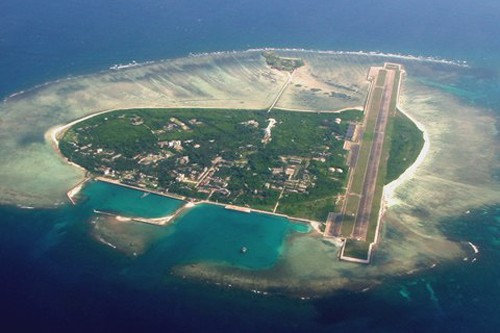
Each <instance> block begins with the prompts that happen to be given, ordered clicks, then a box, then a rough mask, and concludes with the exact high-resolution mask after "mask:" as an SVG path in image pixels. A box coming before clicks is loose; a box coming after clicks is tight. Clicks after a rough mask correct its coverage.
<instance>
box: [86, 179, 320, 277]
mask: <svg viewBox="0 0 500 333" xmlns="http://www.w3.org/2000/svg"><path fill="white" fill-rule="evenodd" d="M144 193H145V192H142V191H138V190H134V189H130V188H126V187H122V186H117V185H113V184H108V183H104V182H90V183H88V185H87V186H85V187H84V188H83V190H82V192H81V194H82V196H83V198H85V199H83V203H82V205H81V209H84V210H86V211H93V210H94V209H96V210H98V211H106V212H113V213H116V214H118V215H122V216H140V217H148V218H155V217H161V216H166V215H169V214H171V213H173V212H174V211H175V210H177V209H178V208H179V207H181V206H182V205H184V204H185V202H184V201H181V200H176V199H172V198H167V197H163V196H159V195H155V194H149V195H147V196H144ZM123 224H127V225H128V226H129V228H128V229H124V228H120V227H119V226H118V227H116V226H115V227H114V229H112V230H113V231H112V233H114V235H113V234H111V236H110V235H109V234H108V236H107V237H106V240H107V241H109V242H110V243H111V244H115V242H114V240H113V239H120V238H121V236H123V235H121V233H123V232H126V233H127V237H128V238H129V239H132V240H133V239H134V238H136V239H144V240H143V242H145V244H144V246H145V247H146V248H148V249H149V250H148V252H147V253H146V255H147V257H148V258H144V259H143V260H145V261H146V262H149V261H151V260H154V261H156V262H157V265H160V266H162V267H164V268H168V267H172V266H175V265H179V264H185V263H200V262H203V263H207V262H209V263H216V264H224V265H229V266H232V267H237V268H243V269H258V270H260V269H266V268H271V267H272V266H273V265H274V264H275V263H276V262H277V261H278V258H279V256H280V254H281V253H282V251H283V247H284V246H285V243H286V239H287V238H288V237H289V236H291V235H292V234H294V233H306V232H309V231H310V229H311V228H310V226H309V225H306V224H299V223H292V222H290V221H289V220H288V219H286V218H283V217H277V216H271V215H266V214H260V213H251V214H249V213H242V212H238V211H233V210H227V209H225V208H224V207H222V206H215V205H210V204H201V205H197V206H195V207H194V208H190V209H188V210H187V211H185V212H184V213H182V214H181V215H180V216H179V217H178V218H177V219H176V220H175V221H174V222H173V223H169V224H167V225H166V226H151V225H148V224H140V223H136V222H123ZM130 227H132V228H133V232H134V235H131V234H130V232H131V231H130ZM112 228H113V227H112ZM242 247H246V248H247V249H248V251H247V253H245V254H242V253H241V252H240V250H241V248H242ZM151 268H152V269H153V270H154V269H155V268H156V266H155V265H152V266H150V268H149V269H148V270H149V271H150V273H152V274H155V273H154V272H153V271H151Z"/></svg>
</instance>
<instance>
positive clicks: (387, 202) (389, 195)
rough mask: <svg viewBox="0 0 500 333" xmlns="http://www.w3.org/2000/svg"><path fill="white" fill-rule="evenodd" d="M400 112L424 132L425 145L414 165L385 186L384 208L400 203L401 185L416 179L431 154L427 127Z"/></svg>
mask: <svg viewBox="0 0 500 333" xmlns="http://www.w3.org/2000/svg"><path fill="white" fill-rule="evenodd" d="M398 110H399V111H400V112H401V113H403V114H404V115H405V116H407V117H408V118H409V119H410V120H411V121H412V122H413V123H414V124H415V125H416V126H417V127H418V129H419V130H420V131H422V135H423V137H424V145H423V147H422V150H421V151H420V153H419V154H418V156H417V159H416V160H415V162H413V164H412V165H410V167H408V168H407V169H406V170H405V171H404V172H403V173H402V174H401V175H400V176H399V177H398V178H397V179H395V180H393V181H392V182H390V183H389V184H387V185H385V186H384V192H383V194H382V198H383V199H382V200H383V204H382V206H383V207H384V206H387V207H390V206H392V205H396V204H398V203H399V200H397V199H396V198H395V191H396V189H397V188H398V187H399V186H400V185H402V184H403V183H405V182H407V181H409V180H411V179H412V178H413V177H414V175H415V172H416V171H417V170H418V168H419V166H420V165H421V164H422V163H423V162H424V160H425V158H426V156H427V154H428V153H429V150H430V145H431V144H430V140H429V133H428V132H427V131H426V129H425V126H424V125H423V124H422V123H420V122H419V121H417V120H415V119H414V118H413V117H412V116H411V115H409V114H408V113H407V112H405V111H404V109H402V108H401V107H398Z"/></svg>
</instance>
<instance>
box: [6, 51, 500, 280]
mask: <svg viewBox="0 0 500 333" xmlns="http://www.w3.org/2000/svg"><path fill="white" fill-rule="evenodd" d="M279 52H281V53H282V54H283V55H285V56H292V57H302V58H303V59H304V61H305V63H306V64H307V67H305V68H303V69H301V70H300V71H298V72H297V73H296V75H294V77H293V79H292V82H291V83H290V85H289V86H288V87H287V89H285V91H284V93H283V96H282V97H281V98H280V100H279V101H278V103H277V105H276V108H277V109H279V108H283V109H292V110H300V109H306V110H310V111H334V110H341V109H344V108H350V107H354V106H357V105H363V104H364V99H365V98H366V92H367V89H366V87H367V82H366V80H365V78H366V74H367V70H368V69H369V68H370V66H372V65H380V64H383V63H384V62H387V61H394V62H399V63H402V64H403V65H404V67H405V70H406V72H407V78H406V79H405V81H404V83H403V86H402V93H401V97H402V98H401V100H400V104H401V108H402V110H403V111H404V112H405V113H406V114H407V115H408V116H409V117H410V118H411V119H413V120H414V121H415V123H416V124H417V125H418V126H419V127H420V128H421V129H423V130H424V131H425V135H426V136H425V139H426V144H425V146H424V150H423V151H422V153H421V154H420V156H419V158H418V159H417V161H416V162H415V164H414V165H413V166H412V167H411V168H410V169H409V170H407V172H405V173H404V174H403V175H402V176H401V177H400V178H399V179H397V180H396V181H394V182H393V183H391V184H389V185H388V186H387V187H386V190H385V198H386V200H387V205H386V209H385V211H384V214H383V227H382V233H381V237H382V240H381V245H380V246H379V247H378V248H377V253H375V257H374V262H373V264H372V265H369V266H367V267H365V266H363V267H360V266H359V265H355V264H351V263H345V262H339V261H337V255H338V247H337V246H334V245H333V244H331V243H328V242H324V241H323V240H321V239H320V238H318V237H310V236H304V237H294V238H293V240H292V241H290V242H289V243H288V244H287V245H286V249H285V250H284V251H283V254H282V257H281V260H280V261H279V264H278V265H277V267H275V268H273V269H272V270H271V271H270V272H268V273H266V274H268V275H262V276H260V275H258V274H257V275H255V276H258V277H259V278H258V279H253V280H252V281H253V282H252V283H254V282H256V281H257V282H258V281H264V282H265V281H271V280H270V279H272V281H271V282H265V283H264V282H263V283H262V284H266V283H268V286H270V288H272V287H274V286H277V285H280V283H281V284H283V281H282V277H283V276H286V277H287V278H288V279H289V280H290V281H291V282H289V283H290V284H292V285H294V286H297V287H298V286H304V288H306V289H308V290H312V289H309V288H313V289H315V288H316V289H321V288H323V289H325V290H326V289H328V290H331V289H335V288H343V287H345V286H346V285H349V284H351V285H352V284H354V285H360V284H364V288H365V287H370V284H374V283H375V284H376V283H378V282H379V281H380V280H381V279H383V278H384V277H385V276H386V275H394V274H406V273H407V272H415V271H417V270H418V269H421V268H422V267H430V266H432V265H436V264H437V263H439V262H440V261H445V260H449V259H450V258H458V257H460V256H461V255H462V251H463V249H462V248H461V247H460V246H459V244H456V243H453V242H450V241H448V240H447V239H446V237H445V236H444V235H442V234H441V231H440V228H439V224H440V221H442V220H443V219H445V218H448V217H450V216H456V215H458V214H459V212H463V211H466V210H468V209H470V208H472V207H477V206H482V205H484V204H491V203H498V193H500V185H499V183H498V181H496V180H495V179H494V178H493V176H492V174H493V168H494V166H495V161H497V159H498V156H497V155H498V152H496V151H495V147H497V146H498V142H497V141H496V140H497V139H496V135H497V133H496V131H495V127H494V123H495V121H494V118H493V117H492V116H491V114H489V113H487V112H486V111H485V110H481V109H479V108H475V107H472V106H468V105H465V104H464V103H463V102H462V101H460V100H459V99H458V98H457V97H454V96H452V95H450V94H447V93H445V92H443V90H438V89H437V88H435V87H434V86H438V85H433V84H432V83H433V82H438V83H439V86H441V87H443V86H445V87H446V85H453V83H454V82H456V80H458V79H459V78H460V75H463V72H462V71H463V70H464V69H463V66H462V65H460V64H457V63H448V62H446V61H434V60H429V59H427V60H426V59H419V58H417V59H414V58H412V57H399V56H398V57H396V58H391V56H388V55H379V54H366V53H363V54H357V53H341V52H332V53H329V52H310V51H301V50H286V51H279ZM468 71H470V69H468ZM287 79H288V75H287V74H286V73H281V72H278V71H276V70H271V69H269V68H268V67H266V65H265V62H264V59H263V58H262V57H261V56H260V51H248V52H241V53H231V52H230V53H220V54H209V55H196V56H193V57H189V58H183V59H175V60H168V61H163V62H158V63H153V64H146V65H142V66H133V67H130V68H123V69H119V70H110V71H108V72H104V73H98V74H95V75H88V76H83V77H77V78H73V79H65V80H61V81H58V82H54V83H50V84H47V85H44V86H41V87H39V88H37V89H34V90H30V91H28V92H25V93H23V94H18V95H16V96H15V97H13V98H9V99H7V100H6V101H5V102H4V103H3V104H1V105H0V118H1V121H0V201H1V202H2V203H13V204H18V205H24V206H30V207H35V206H36V207H40V206H48V205H53V204H54V203H55V202H60V201H61V200H64V198H65V195H66V192H67V191H68V189H69V188H71V186H72V185H73V184H76V183H78V181H80V180H81V179H82V178H83V177H84V172H83V171H82V170H79V169H77V168H74V167H72V166H70V165H68V164H67V163H66V162H65V161H64V160H63V159H61V158H60V157H59V156H58V155H57V153H56V151H55V150H54V149H53V147H52V146H51V143H50V142H51V141H52V142H57V140H56V139H57V133H61V131H63V130H64V128H66V126H65V125H62V126H61V124H67V123H70V122H72V121H75V120H77V119H81V118H83V117H86V116H88V115H91V114H94V113H96V112H103V111H108V110H112V109H121V108H136V107H180V108H182V107H221V106H223V107H224V108H239V109H241V108H265V107H268V106H269V105H270V103H272V101H273V99H274V97H275V95H276V94H277V93H278V91H279V90H280V89H281V87H282V86H283V84H284V83H285V82H286V80H287ZM276 111H279V110H276ZM180 112H182V111H180ZM51 128H52V129H53V131H52V132H50V133H48V134H47V131H48V130H49V129H51ZM54 140H55V141H54ZM148 227H149V226H148ZM151 227H155V226H151ZM106 228H107V229H106ZM106 228H105V229H103V230H104V231H106V232H109V236H108V237H111V235H112V234H113V232H112V230H115V229H116V230H121V229H123V228H130V230H132V228H136V226H133V225H132V224H129V223H128V222H120V221H114V222H109V223H108V225H106ZM104 231H102V232H104ZM153 234H154V233H153V231H151V235H153ZM314 234H315V233H314ZM133 235H136V234H135V233H133V232H129V231H128V229H127V237H126V240H127V242H128V241H129V240H130V239H132V238H133ZM124 237H125V236H124ZM124 239H125V238H124ZM144 242H146V241H144ZM112 243H113V244H115V242H112ZM123 243H124V244H127V243H126V242H125V240H124V242H123ZM144 246H146V245H144ZM141 247H142V245H141ZM196 267H197V268H193V269H189V268H187V269H181V268H179V269H180V270H182V272H183V274H187V275H196V274H200V275H201V276H203V275H205V277H207V279H212V280H214V281H217V279H221V278H224V279H227V277H223V273H224V272H225V270H226V268H221V267H215V266H211V267H204V266H203V265H201V266H200V265H198V266H196ZM200 267H201V268H203V269H198V268H200ZM188 271H189V272H188ZM242 274H243V275H242ZM245 274H250V275H251V274H254V273H252V272H250V273H248V272H247V273H241V272H240V273H238V274H235V276H239V277H238V278H240V279H243V280H247V279H248V276H247V275H245ZM208 275H210V278H209V277H208ZM280 281H281V282H280ZM308 281H309V282H308ZM253 289H256V290H262V288H257V286H256V285H254V287H253Z"/></svg>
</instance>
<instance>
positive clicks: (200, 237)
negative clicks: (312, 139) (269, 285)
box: [151, 204, 310, 269]
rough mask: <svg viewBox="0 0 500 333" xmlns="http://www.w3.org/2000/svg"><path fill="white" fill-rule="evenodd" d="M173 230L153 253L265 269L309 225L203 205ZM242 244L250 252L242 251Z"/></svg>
mask: <svg viewBox="0 0 500 333" xmlns="http://www.w3.org/2000/svg"><path fill="white" fill-rule="evenodd" d="M172 228H173V229H174V232H173V233H172V234H171V235H169V236H168V238H166V239H163V240H162V241H161V242H159V244H157V245H156V246H155V247H154V249H153V250H152V251H151V252H153V253H152V255H154V256H157V255H160V254H163V255H164V258H166V259H165V260H167V261H168V262H170V263H171V264H174V263H186V262H213V263H221V264H228V265H231V266H235V267H239V268H244V269H265V268H270V267H272V266H273V265H274V264H275V263H276V262H277V260H278V258H279V256H280V254H281V252H282V251H283V246H284V244H285V240H286V239H287V238H288V237H289V236H291V235H292V234H294V233H297V232H302V233H303V232H308V231H309V230H310V228H309V226H307V225H303V224H295V223H291V222H289V221H288V220H287V219H285V218H281V217H274V216H269V215H264V214H253V213H252V214H248V213H241V212H236V211H228V210H226V209H224V208H223V207H219V206H213V205H208V204H207V205H200V206H197V207H195V208H193V209H191V210H190V211H189V212H188V213H186V214H185V215H184V216H183V217H182V218H181V219H180V220H179V221H177V222H176V223H174V225H173V226H172ZM242 247H246V248H247V249H248V251H247V252H246V253H245V254H242V253H241V252H240V249H241V248H242Z"/></svg>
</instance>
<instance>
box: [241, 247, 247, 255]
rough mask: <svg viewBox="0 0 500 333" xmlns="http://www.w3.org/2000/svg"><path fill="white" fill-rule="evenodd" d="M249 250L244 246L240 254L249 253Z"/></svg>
mask: <svg viewBox="0 0 500 333" xmlns="http://www.w3.org/2000/svg"><path fill="white" fill-rule="evenodd" d="M247 251H248V249H247V248H246V247H245V246H242V247H241V249H240V253H243V254H245V253H247Z"/></svg>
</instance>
